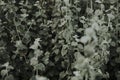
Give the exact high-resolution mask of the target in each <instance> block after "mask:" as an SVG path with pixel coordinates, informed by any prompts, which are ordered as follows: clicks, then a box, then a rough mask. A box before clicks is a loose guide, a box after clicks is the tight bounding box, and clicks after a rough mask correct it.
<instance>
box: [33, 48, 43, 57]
mask: <svg viewBox="0 0 120 80" xmlns="http://www.w3.org/2000/svg"><path fill="white" fill-rule="evenodd" d="M42 54H43V51H42V50H39V49H36V50H35V51H34V55H35V56H36V57H39V56H41V55H42Z"/></svg>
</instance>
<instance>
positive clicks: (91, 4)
mask: <svg viewBox="0 0 120 80" xmlns="http://www.w3.org/2000/svg"><path fill="white" fill-rule="evenodd" d="M90 3H91V9H92V10H93V1H92V0H91V2H90Z"/></svg>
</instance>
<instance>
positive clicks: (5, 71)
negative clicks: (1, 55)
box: [1, 69, 8, 77]
mask: <svg viewBox="0 0 120 80" xmlns="http://www.w3.org/2000/svg"><path fill="white" fill-rule="evenodd" d="M7 74H8V70H7V69H3V70H1V75H2V77H4V76H5V75H7Z"/></svg>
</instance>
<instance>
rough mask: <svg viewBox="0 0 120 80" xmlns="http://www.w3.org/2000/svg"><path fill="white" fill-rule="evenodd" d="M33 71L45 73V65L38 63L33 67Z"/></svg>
mask: <svg viewBox="0 0 120 80" xmlns="http://www.w3.org/2000/svg"><path fill="white" fill-rule="evenodd" d="M34 69H35V70H41V71H45V65H44V64H43V63H39V64H37V65H35V66H34Z"/></svg>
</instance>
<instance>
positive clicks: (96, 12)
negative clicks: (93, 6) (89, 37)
mask: <svg viewBox="0 0 120 80" xmlns="http://www.w3.org/2000/svg"><path fill="white" fill-rule="evenodd" d="M102 14H103V12H102V11H101V10H99V9H98V10H96V11H95V15H96V16H99V15H102Z"/></svg>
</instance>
